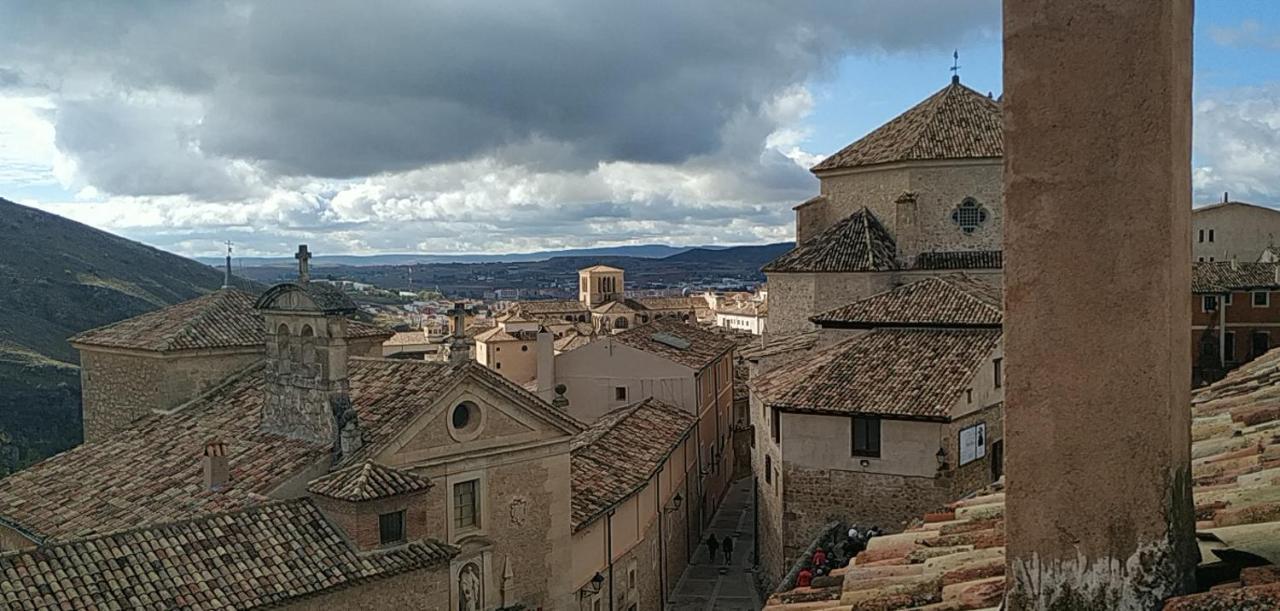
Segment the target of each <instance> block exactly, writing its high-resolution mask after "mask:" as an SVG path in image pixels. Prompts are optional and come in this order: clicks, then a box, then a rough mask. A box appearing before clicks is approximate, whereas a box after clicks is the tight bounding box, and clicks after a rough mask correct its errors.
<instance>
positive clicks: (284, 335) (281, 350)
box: [276, 324, 289, 359]
mask: <svg viewBox="0 0 1280 611" xmlns="http://www.w3.org/2000/svg"><path fill="white" fill-rule="evenodd" d="M276 358H280V359H287V358H289V325H286V324H281V325H280V326H279V327H276Z"/></svg>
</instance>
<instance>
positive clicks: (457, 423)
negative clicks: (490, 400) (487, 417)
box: [449, 401, 482, 441]
mask: <svg viewBox="0 0 1280 611" xmlns="http://www.w3.org/2000/svg"><path fill="white" fill-rule="evenodd" d="M481 420H482V417H481V413H480V407H479V406H477V405H476V404H475V403H472V402H470V401H463V402H461V403H459V404H457V405H455V406H453V411H451V412H449V434H450V435H452V436H453V438H454V439H456V440H458V441H467V440H470V439H474V438H475V436H476V435H477V434H478V433H479V432H480V424H481Z"/></svg>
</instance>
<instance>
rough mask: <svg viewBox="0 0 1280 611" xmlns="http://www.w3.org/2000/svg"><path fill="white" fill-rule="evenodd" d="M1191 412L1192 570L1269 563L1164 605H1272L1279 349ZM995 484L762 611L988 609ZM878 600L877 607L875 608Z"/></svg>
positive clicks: (1279, 519)
mask: <svg viewBox="0 0 1280 611" xmlns="http://www.w3.org/2000/svg"><path fill="white" fill-rule="evenodd" d="M1191 412H1192V425H1191V437H1192V445H1191V469H1192V478H1193V488H1192V495H1193V497H1194V499H1195V504H1196V518H1197V520H1198V522H1197V524H1196V531H1197V539H1199V540H1200V541H1199V542H1200V544H1201V550H1202V555H1203V557H1202V558H1201V566H1209V565H1213V564H1216V563H1220V562H1226V559H1227V558H1233V557H1241V556H1244V557H1248V558H1250V559H1251V562H1258V561H1263V562H1269V563H1271V564H1270V565H1267V566H1265V567H1259V568H1255V569H1245V570H1244V571H1242V572H1241V573H1240V578H1239V579H1238V580H1235V581H1230V582H1227V583H1223V584H1217V585H1214V586H1213V587H1212V589H1210V590H1208V591H1204V592H1200V593H1195V594H1189V595H1187V596H1180V597H1175V598H1173V599H1171V600H1169V601H1166V604H1165V607H1164V608H1165V609H1166V610H1167V611H1175V610H1176V611H1211V610H1212V611H1217V610H1226V609H1233V610H1235V609H1259V610H1260V609H1272V608H1276V607H1277V604H1280V586H1277V581H1276V578H1277V576H1280V572H1277V570H1276V565H1280V544H1277V542H1280V513H1277V511H1276V507H1275V506H1276V504H1277V502H1276V500H1275V499H1278V498H1280V349H1277V350H1273V351H1271V352H1268V353H1267V354H1265V355H1263V356H1261V357H1259V358H1258V359H1256V360H1254V361H1252V362H1251V363H1249V364H1247V365H1245V366H1243V367H1241V368H1239V369H1236V370H1235V371H1233V372H1231V373H1229V374H1228V375H1227V376H1226V377H1225V378H1223V379H1222V380H1220V381H1219V382H1217V383H1215V384H1213V385H1211V386H1208V387H1205V388H1202V389H1199V390H1197V391H1195V392H1194V393H1192V405H1191ZM1002 488H1003V483H1002V482H999V483H997V484H996V485H995V486H994V488H993V489H992V491H991V493H990V494H984V495H981V496H977V497H973V498H969V499H964V500H961V501H957V502H955V503H952V504H950V505H949V506H948V509H949V513H950V514H951V515H949V516H948V515H945V514H940V515H939V516H938V518H939V519H940V520H941V521H932V522H929V521H925V522H922V523H919V524H918V525H916V526H915V527H913V528H909V529H907V531H906V532H904V533H902V534H898V535H891V536H886V537H877V538H873V539H872V540H871V542H870V544H869V545H868V546H867V550H866V551H865V552H863V553H862V554H859V555H858V557H857V558H856V559H855V563H854V564H853V565H852V566H851V567H849V568H848V569H845V570H844V572H843V574H842V578H841V579H842V583H841V585H840V586H839V587H837V588H826V589H824V590H823V591H817V590H815V589H814V588H797V589H790V588H789V586H784V588H786V589H785V591H782V592H778V593H775V594H774V595H773V596H771V597H770V598H769V601H768V603H767V604H766V605H765V609H766V611H801V610H803V611H825V610H831V611H835V610H837V609H839V610H841V611H844V610H847V609H849V605H850V604H853V603H852V602H851V601H852V600H854V599H857V600H859V601H862V602H860V603H859V604H865V605H866V606H867V607H868V608H877V609H881V608H885V609H892V608H898V607H896V606H893V604H889V603H892V601H893V600H895V598H894V597H896V596H900V595H901V593H902V591H903V589H904V588H905V589H912V591H914V592H915V593H916V594H918V595H920V596H921V597H923V598H924V599H927V600H929V601H931V603H930V604H933V605H936V607H925V608H930V609H932V608H937V609H973V608H980V607H978V606H976V605H979V604H985V602H986V601H995V602H992V603H991V604H989V605H987V606H991V607H995V606H998V599H997V598H996V595H997V594H998V590H997V589H996V588H995V587H993V586H992V585H990V584H995V583H998V580H997V579H995V578H996V577H1001V576H1003V574H1004V566H1005V563H1004V535H1003V533H1004V500H1005V499H1004V495H1003V493H1001V492H1000V491H999V490H1000V489H1002ZM948 517H949V518H951V519H946V518H948ZM958 535H963V536H958ZM956 543H960V544H959V545H957V544H956ZM877 567H882V568H883V569H891V570H894V571H898V572H899V575H900V576H899V577H898V578H896V581H893V582H890V581H887V580H884V579H880V580H878V582H872V583H870V585H869V586H868V583H869V581H870V580H869V579H868V577H873V576H874V575H875V571H876V570H878V568H877ZM1217 573H1219V574H1220V573H1229V571H1225V570H1224V571H1217ZM1205 574H1215V572H1214V571H1207V572H1206V573H1205ZM1208 585H1213V584H1208ZM854 592H857V593H856V594H855V593H854ZM988 595H989V596H988ZM879 603H886V604H884V605H882V606H875V605H876V604H879ZM854 608H863V607H858V606H855V607H854Z"/></svg>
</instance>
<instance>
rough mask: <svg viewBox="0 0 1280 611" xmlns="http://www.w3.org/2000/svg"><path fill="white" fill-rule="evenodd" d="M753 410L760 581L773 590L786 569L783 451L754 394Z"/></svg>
mask: <svg viewBox="0 0 1280 611" xmlns="http://www.w3.org/2000/svg"><path fill="white" fill-rule="evenodd" d="M753 375H754V372H753ZM750 413H751V425H752V428H753V429H754V430H755V433H756V434H755V437H754V440H755V444H754V448H753V451H752V453H751V470H752V473H753V474H754V477H755V480H756V512H757V519H758V520H759V529H758V531H757V534H756V540H757V543H758V545H759V546H760V571H759V572H758V573H757V581H759V582H760V584H761V585H762V586H763V589H765V590H772V589H773V586H774V585H776V584H777V583H778V580H780V579H781V578H782V575H783V574H784V573H786V571H787V567H786V558H785V557H784V555H783V546H782V534H783V526H782V512H783V507H782V492H783V483H784V482H783V478H782V477H781V474H782V471H781V465H782V452H781V450H780V449H779V448H778V446H777V444H775V443H774V442H773V437H772V432H771V431H772V429H771V428H770V423H769V415H768V413H767V412H766V411H765V410H764V408H763V406H762V405H761V403H760V400H759V399H758V398H756V396H755V395H754V394H753V395H752V396H751V409H750ZM766 457H768V460H766ZM766 465H769V470H770V471H771V473H770V474H769V475H768V477H766V474H765V469H766Z"/></svg>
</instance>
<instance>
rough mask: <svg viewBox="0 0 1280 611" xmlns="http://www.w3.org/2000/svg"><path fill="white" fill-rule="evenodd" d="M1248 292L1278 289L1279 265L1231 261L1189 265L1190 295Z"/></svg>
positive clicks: (1279, 279) (1279, 278) (1279, 286)
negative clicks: (1191, 293)
mask: <svg viewBox="0 0 1280 611" xmlns="http://www.w3.org/2000/svg"><path fill="white" fill-rule="evenodd" d="M1251 289H1271V290H1276V289H1280V265H1276V264H1275V263H1236V262H1232V261H1212V262H1196V263H1192V264H1191V292H1193V293H1224V292H1230V291H1247V290H1251Z"/></svg>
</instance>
